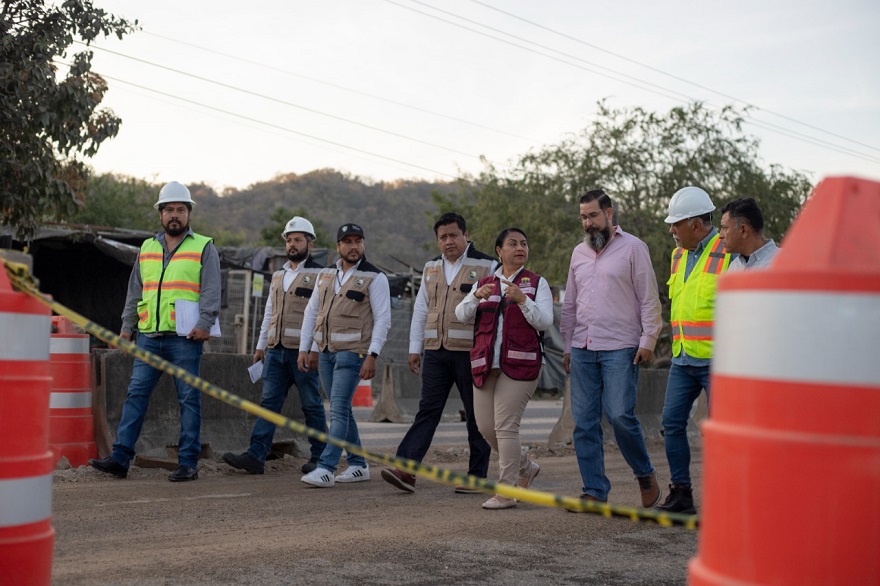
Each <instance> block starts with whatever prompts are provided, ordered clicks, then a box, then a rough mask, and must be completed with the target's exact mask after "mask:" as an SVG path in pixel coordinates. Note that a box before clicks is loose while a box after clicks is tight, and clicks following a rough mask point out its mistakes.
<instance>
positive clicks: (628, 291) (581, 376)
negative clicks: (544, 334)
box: [559, 189, 662, 507]
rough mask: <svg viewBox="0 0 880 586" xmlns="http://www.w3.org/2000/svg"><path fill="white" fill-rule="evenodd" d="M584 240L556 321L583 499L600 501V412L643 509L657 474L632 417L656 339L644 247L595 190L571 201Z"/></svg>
mask: <svg viewBox="0 0 880 586" xmlns="http://www.w3.org/2000/svg"><path fill="white" fill-rule="evenodd" d="M579 206H580V220H581V225H582V226H583V229H584V241H583V242H581V243H580V244H578V245H577V246H576V247H575V249H574V252H572V255H571V265H570V267H569V271H568V281H567V283H566V286H565V301H564V302H563V304H562V320H561V323H560V327H559V330H560V332H561V333H562V338H563V341H564V344H565V354H564V356H563V366H564V368H565V371H566V372H568V373H570V374H571V411H572V416H573V418H574V447H575V453H576V454H577V459H578V468H579V469H580V473H581V479H582V480H583V483H584V484H583V494H582V495H581V498H582V499H584V500H592V501H599V502H606V501H607V500H608V492H609V491H610V490H611V482H610V481H609V480H608V477H607V476H606V475H605V454H604V449H603V437H602V425H601V422H602V412H603V411H604V412H605V416H606V417H607V418H608V421H609V423H611V428H612V429H613V430H614V437H615V439H616V440H617V445H618V447H619V448H620V451H621V453H622V454H623V457H624V459H626V462H627V464H629V466H630V468H631V469H632V471H633V474H634V475H635V477H636V480H637V481H638V484H639V489H640V491H641V504H642V506H643V507H652V506H654V505H656V504H657V503H659V502H660V487H659V485H658V484H657V474H656V473H655V471H654V466H653V465H652V464H651V458H650V456H649V455H648V450H647V446H646V445H645V439H644V435H643V433H642V426H641V423H640V422H639V420H638V418H637V417H636V414H635V408H636V392H637V389H638V383H639V365H640V364H642V363H644V362H647V361H648V360H651V358H652V357H653V355H654V346H655V344H656V343H657V336H658V335H659V334H660V328H661V327H662V321H661V318H660V296H659V293H658V289H657V277H656V276H655V275H654V268H653V267H652V265H651V257H650V254H649V253H648V246H647V245H646V244H645V243H644V242H642V241H641V240H639V239H638V238H636V237H635V236H633V235H631V234H627V233H626V232H624V231H623V230H621V228H620V226H616V225H614V221H613V220H614V208H613V205H612V201H611V198H610V197H609V196H608V195H607V194H606V193H605V192H604V191H602V190H601V189H594V190H591V191H588V192H586V193H585V194H583V195H582V196H581V197H580V199H579Z"/></svg>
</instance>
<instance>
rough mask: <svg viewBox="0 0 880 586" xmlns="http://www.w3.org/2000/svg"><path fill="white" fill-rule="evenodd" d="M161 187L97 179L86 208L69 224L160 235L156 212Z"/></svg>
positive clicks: (139, 181) (89, 190)
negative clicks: (142, 231)
mask: <svg viewBox="0 0 880 586" xmlns="http://www.w3.org/2000/svg"><path fill="white" fill-rule="evenodd" d="M159 189H160V186H157V185H154V184H152V183H150V182H149V181H146V180H144V179H136V178H134V177H127V176H124V175H114V174H105V175H96V176H93V177H91V178H90V179H89V184H88V188H87V195H86V204H85V205H83V206H81V207H80V208H78V209H77V210H76V212H75V213H74V214H73V216H72V217H71V218H70V220H71V221H72V222H74V223H77V224H88V225H91V226H107V227H113V228H128V229H130V230H147V231H158V230H159V227H160V224H159V219H158V217H157V214H156V210H155V209H154V208H153V204H154V203H155V202H156V199H157V197H158V194H159Z"/></svg>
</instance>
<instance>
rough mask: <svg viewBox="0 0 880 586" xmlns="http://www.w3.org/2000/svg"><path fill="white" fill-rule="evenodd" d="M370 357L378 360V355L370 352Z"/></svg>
mask: <svg viewBox="0 0 880 586" xmlns="http://www.w3.org/2000/svg"><path fill="white" fill-rule="evenodd" d="M370 356H372V357H373V358H379V355H378V354H376V353H375V352H370Z"/></svg>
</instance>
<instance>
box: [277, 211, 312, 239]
mask: <svg viewBox="0 0 880 586" xmlns="http://www.w3.org/2000/svg"><path fill="white" fill-rule="evenodd" d="M291 232H303V233H305V234H308V235H309V236H311V237H312V238H315V228H314V227H313V226H312V223H311V222H309V221H308V220H306V219H305V218H301V217H299V216H294V217H292V218H291V219H290V221H289V222H287V225H286V226H285V227H284V232H282V233H281V237H282V238H287V235H288V234H290V233H291Z"/></svg>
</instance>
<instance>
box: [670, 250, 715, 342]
mask: <svg viewBox="0 0 880 586" xmlns="http://www.w3.org/2000/svg"><path fill="white" fill-rule="evenodd" d="M679 250H680V251H681V255H680V256H679V258H677V259H676V258H675V257H676V253H677V252H678V251H679ZM723 250H724V243H723V242H722V241H721V239H720V238H719V237H718V234H716V235H715V236H714V237H713V238H712V239H711V240H710V241H709V243H708V245H707V246H706V248H705V249H704V250H703V254H701V255H700V258H699V259H698V260H697V264H696V266H694V268H693V270H692V271H691V274H690V275H689V276H688V279H687V281H685V280H684V273H685V269H686V266H687V257H688V254H690V252H689V251H687V250H684V249H681V248H679V249H676V251H675V253H673V262H672V266H673V267H674V268H675V271H674V272H673V273H672V274H671V275H670V277H669V283H668V284H669V297H670V299H671V300H672V309H671V311H670V318H671V319H670V325H671V326H672V355H673V356H679V355H681V352H682V350H684V352H685V353H687V355H688V356H692V357H694V358H702V359H709V358H711V357H712V341H713V334H712V328H713V325H714V307H715V289H716V287H717V285H718V277H719V276H720V275H721V274H722V273H723V272H724V271H725V270H727V267H728V265H729V264H730V255H729V254H725V253H724V252H723ZM682 261H683V262H682Z"/></svg>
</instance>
